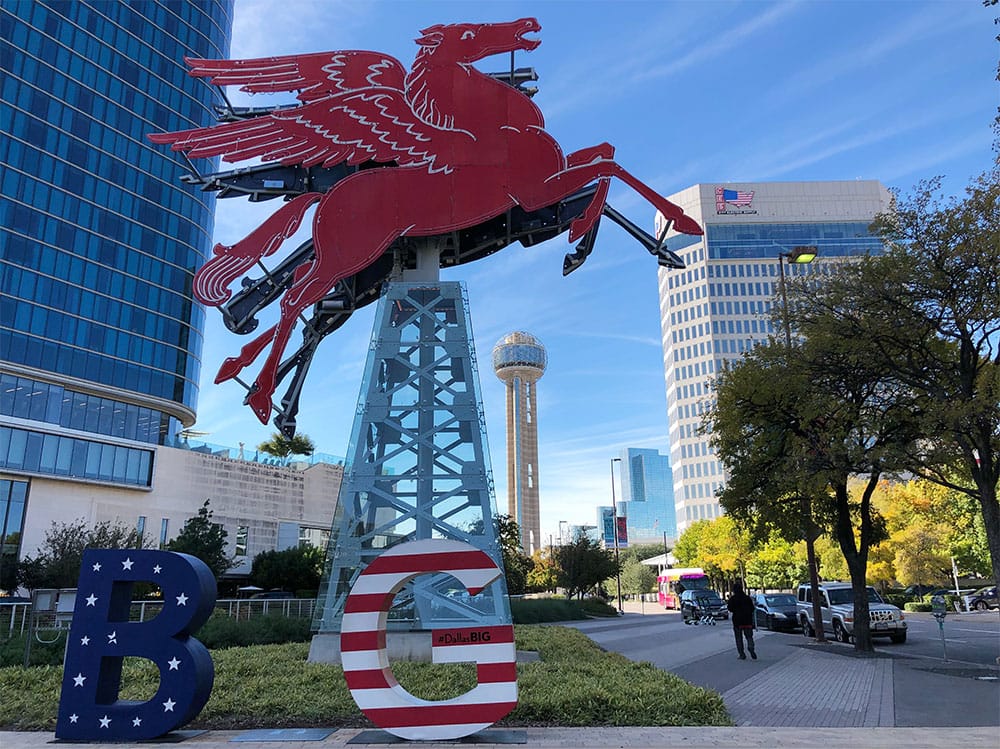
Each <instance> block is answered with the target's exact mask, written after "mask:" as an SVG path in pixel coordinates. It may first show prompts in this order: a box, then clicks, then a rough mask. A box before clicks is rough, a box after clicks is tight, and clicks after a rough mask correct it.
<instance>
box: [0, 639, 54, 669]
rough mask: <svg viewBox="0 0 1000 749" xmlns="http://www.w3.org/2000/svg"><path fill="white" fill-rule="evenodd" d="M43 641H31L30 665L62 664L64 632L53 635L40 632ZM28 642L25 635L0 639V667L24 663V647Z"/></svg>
mask: <svg viewBox="0 0 1000 749" xmlns="http://www.w3.org/2000/svg"><path fill="white" fill-rule="evenodd" d="M41 636H42V639H43V640H45V642H39V641H38V640H37V639H35V640H34V642H32V643H31V653H30V661H29V665H31V666H62V662H63V653H64V652H65V651H66V633H65V632H61V633H59V634H58V635H55V641H54V642H49V640H51V639H52V638H53V634H52V633H51V632H43V633H41ZM27 644H28V636H27V635H15V636H14V637H11V638H10V639H9V640H0V667H3V666H22V665H24V649H25V647H26V646H27Z"/></svg>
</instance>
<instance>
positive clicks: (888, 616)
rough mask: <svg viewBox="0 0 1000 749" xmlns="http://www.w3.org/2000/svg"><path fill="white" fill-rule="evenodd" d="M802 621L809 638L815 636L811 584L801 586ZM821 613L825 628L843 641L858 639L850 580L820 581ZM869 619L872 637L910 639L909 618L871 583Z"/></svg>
mask: <svg viewBox="0 0 1000 749" xmlns="http://www.w3.org/2000/svg"><path fill="white" fill-rule="evenodd" d="M796 603H797V607H798V616H799V623H800V624H801V625H802V631H803V633H804V634H805V636H806V637H812V636H813V633H814V628H815V626H816V625H815V623H814V622H813V605H812V589H811V588H810V587H809V585H808V584H807V583H804V584H802V585H800V586H799V591H798V596H797V600H796ZM819 606H820V615H821V616H822V618H823V631H824V632H828V633H832V634H833V636H834V637H835V638H836V639H838V640H840V641H841V642H850V641H851V640H852V639H853V638H854V592H853V590H852V589H851V584H850V583H838V582H829V583H820V585H819ZM868 619H869V622H870V624H869V626H870V628H871V633H872V637H888V638H889V639H891V640H892V641H893V642H895V643H903V642H906V618H905V616H904V615H903V612H902V611H900V610H899V609H898V608H896V607H895V606H893V605H891V604H888V603H886V602H885V601H883V600H882V597H881V596H880V595H879V594H878V591H876V590H875V588H873V587H871V586H870V585H869V586H868Z"/></svg>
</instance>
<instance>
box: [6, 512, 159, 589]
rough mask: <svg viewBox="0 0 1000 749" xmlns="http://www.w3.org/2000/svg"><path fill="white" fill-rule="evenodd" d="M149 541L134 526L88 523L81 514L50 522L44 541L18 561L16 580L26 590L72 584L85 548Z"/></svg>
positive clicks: (141, 546)
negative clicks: (33, 551)
mask: <svg viewBox="0 0 1000 749" xmlns="http://www.w3.org/2000/svg"><path fill="white" fill-rule="evenodd" d="M149 546H150V544H149V542H148V541H146V540H145V539H143V538H142V536H140V535H139V532H138V530H137V529H136V528H134V527H133V528H130V527H126V526H124V525H122V524H120V523H117V522H115V523H112V522H110V521H104V522H101V523H98V524H97V525H95V526H93V527H90V526H89V525H88V524H87V522H86V521H85V520H84V519H83V518H78V519H76V520H73V521H71V522H69V523H57V522H53V523H52V524H51V525H50V526H49V530H48V531H46V533H45V541H44V542H43V543H42V545H41V546H40V547H39V549H38V552H37V553H36V554H34V555H33V556H31V555H29V556H25V557H24V558H23V559H22V560H21V562H20V564H19V565H18V581H19V582H20V584H21V585H23V586H24V587H25V588H27V589H28V590H35V589H36V588H75V587H76V584H77V581H78V580H79V578H80V565H81V564H82V561H83V552H84V550H85V549H145V548H149Z"/></svg>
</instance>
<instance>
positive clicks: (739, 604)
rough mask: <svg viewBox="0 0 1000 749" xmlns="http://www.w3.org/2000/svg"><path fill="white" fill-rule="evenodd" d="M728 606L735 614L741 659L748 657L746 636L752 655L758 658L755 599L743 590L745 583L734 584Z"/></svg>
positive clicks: (734, 626) (735, 632)
mask: <svg viewBox="0 0 1000 749" xmlns="http://www.w3.org/2000/svg"><path fill="white" fill-rule="evenodd" d="M726 608H728V609H729V610H730V611H731V612H732V614H733V635H734V636H735V637H736V652H738V653H739V654H740V660H741V661H745V660H746V659H747V655H746V653H745V652H744V651H743V640H744V638H746V641H747V650H749V651H750V657H751V658H753V659H754V660H757V650H756V649H755V648H754V644H753V600H752V599H751V598H750V596H748V595H747V594H746V593H744V592H743V583H741V582H739V581H737V582H736V583H734V584H733V594H732V595H731V596H729V600H728V601H727V602H726Z"/></svg>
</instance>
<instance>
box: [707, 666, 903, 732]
mask: <svg viewBox="0 0 1000 749" xmlns="http://www.w3.org/2000/svg"><path fill="white" fill-rule="evenodd" d="M819 675H822V688H819V689H818V688H817V683H816V682H817V677H818V676H819ZM722 699H723V701H724V702H725V703H726V707H727V708H728V709H729V714H730V715H731V716H732V718H733V722H734V723H736V724H737V725H740V726H814V727H818V726H822V727H845V728H846V727H862V726H863V727H877V726H893V725H895V723H894V719H895V718H894V709H893V680H892V660H890V659H888V658H851V657H844V656H842V655H833V654H830V653H820V652H812V651H810V650H807V649H805V648H802V649H800V650H799V652H797V653H795V654H793V655H791V656H790V657H788V658H785V659H784V660H782V661H781V662H780V663H778V664H777V665H774V666H771V667H770V668H767V669H765V670H764V671H762V672H760V673H758V674H756V675H755V676H754V678H753V679H748V680H746V681H744V682H743V683H742V684H740V685H739V686H736V687H733V688H732V689H730V690H728V691H726V692H724V693H723V695H722Z"/></svg>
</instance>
